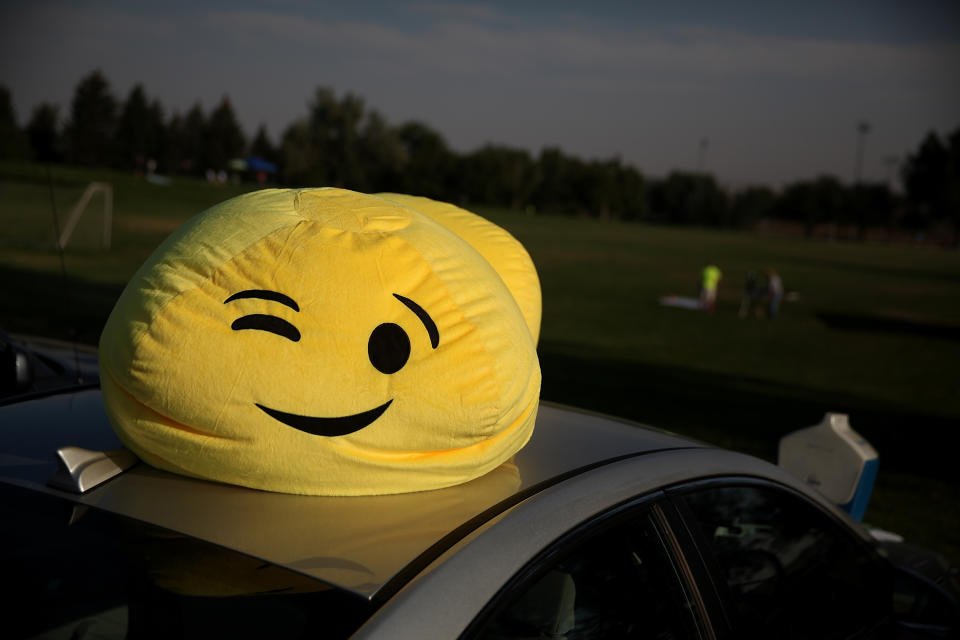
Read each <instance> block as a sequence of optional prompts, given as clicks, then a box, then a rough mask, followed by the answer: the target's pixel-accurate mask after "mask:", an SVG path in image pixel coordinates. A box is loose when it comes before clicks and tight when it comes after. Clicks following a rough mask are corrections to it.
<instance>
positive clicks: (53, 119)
mask: <svg viewBox="0 0 960 640" xmlns="http://www.w3.org/2000/svg"><path fill="white" fill-rule="evenodd" d="M27 136H28V137H29V138H30V147H31V148H32V149H33V157H34V158H35V159H36V160H37V161H38V162H61V161H62V160H63V141H62V138H61V133H60V108H59V107H57V105H55V104H50V103H48V102H41V103H40V104H38V105H37V106H36V107H34V108H33V113H32V115H31V116H30V123H29V124H28V125H27Z"/></svg>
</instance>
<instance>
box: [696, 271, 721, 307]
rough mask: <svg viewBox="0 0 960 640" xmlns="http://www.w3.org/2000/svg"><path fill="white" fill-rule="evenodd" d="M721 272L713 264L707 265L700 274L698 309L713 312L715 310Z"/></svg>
mask: <svg viewBox="0 0 960 640" xmlns="http://www.w3.org/2000/svg"><path fill="white" fill-rule="evenodd" d="M722 277H723V272H721V271H720V268H719V267H717V266H716V265H714V264H708V265H707V266H705V267H704V268H703V271H702V272H701V274H700V308H701V309H703V310H704V311H713V310H714V309H716V308H717V289H718V288H719V285H720V278H722Z"/></svg>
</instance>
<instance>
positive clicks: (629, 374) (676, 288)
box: [0, 164, 960, 563]
mask: <svg viewBox="0 0 960 640" xmlns="http://www.w3.org/2000/svg"><path fill="white" fill-rule="evenodd" d="M92 180H106V181H109V182H111V183H112V184H113V187H114V194H115V201H114V226H113V247H112V248H111V250H110V251H108V252H104V251H102V250H100V249H99V245H98V242H99V233H100V231H101V229H102V227H101V226H100V217H99V215H100V208H99V203H98V202H97V201H94V203H93V204H92V205H91V207H90V209H89V210H88V211H87V212H86V214H85V215H84V218H83V219H82V221H81V224H80V225H79V226H78V228H77V231H76V232H75V234H74V237H73V238H72V239H71V243H70V244H69V245H68V248H67V250H66V252H65V255H64V260H65V264H66V272H67V279H66V280H65V279H64V278H63V277H62V276H61V274H60V269H61V267H60V262H59V258H58V255H57V252H56V251H55V250H54V248H53V247H54V237H55V232H54V230H53V218H52V215H51V210H52V208H53V205H52V204H51V202H53V204H54V205H55V207H56V210H57V211H58V213H59V219H60V224H63V221H64V220H65V218H66V215H67V212H68V211H69V209H70V208H71V207H72V205H73V203H74V202H75V201H76V199H77V198H78V197H79V195H80V194H81V193H82V191H83V189H84V187H85V185H86V184H87V183H88V182H90V181H92ZM51 185H52V189H51ZM250 188H253V187H252V186H213V185H208V184H206V183H203V182H201V181H195V180H180V181H174V183H173V184H172V185H171V186H168V187H162V186H156V185H152V184H149V183H147V182H145V181H143V180H142V179H139V178H136V177H134V176H128V175H122V174H104V173H96V172H90V171H83V170H76V169H64V168H56V169H55V170H54V171H53V172H52V175H51V176H50V177H49V179H48V176H47V174H46V171H45V170H44V169H43V168H42V167H37V166H31V165H26V166H24V165H2V164H0V277H2V278H3V281H4V283H5V287H4V290H5V295H4V296H2V298H0V327H3V328H5V329H7V330H10V331H23V332H30V333H37V334H44V335H51V336H59V337H64V336H74V337H76V339H78V340H79V341H81V342H88V343H95V342H96V340H97V337H98V335H99V331H100V328H101V327H102V324H103V321H104V320H105V318H106V316H107V314H108V313H109V311H110V308H111V307H112V304H113V301H114V300H115V299H116V297H117V295H119V292H120V291H121V289H122V287H123V285H124V283H125V282H126V280H127V279H128V278H129V277H130V275H131V274H132V273H133V271H134V270H135V269H136V268H137V266H139V264H140V263H141V262H142V261H143V260H144V259H145V258H146V257H147V255H149V253H150V252H151V251H152V249H153V248H154V247H155V246H156V245H157V244H158V243H159V242H160V241H161V240H162V239H163V238H164V237H165V236H166V235H167V234H168V233H169V232H170V231H171V230H172V229H174V228H176V227H177V226H178V225H179V224H180V223H182V222H183V221H184V220H185V219H186V218H188V217H189V216H191V215H193V214H195V213H197V212H199V211H201V210H202V209H204V208H205V207H207V206H209V205H211V204H214V203H216V202H219V201H220V200H223V199H225V198H228V197H230V196H232V195H235V194H237V193H240V192H242V191H244V190H247V189H250ZM51 192H52V198H51ZM476 211H477V212H478V213H481V214H482V215H485V216H486V217H488V218H490V219H492V220H494V221H495V222H497V223H499V224H501V225H502V226H504V227H506V228H507V229H509V230H510V231H511V232H512V233H514V235H516V236H517V237H518V238H519V239H520V240H521V241H522V242H523V243H524V244H525V245H526V246H527V248H528V250H529V251H530V254H531V255H532V256H533V259H534V262H535V264H536V265H537V268H538V271H539V273H540V278H541V281H542V286H543V300H544V322H543V332H542V336H541V341H540V346H539V353H540V359H541V366H542V369H543V375H544V383H543V393H542V395H543V397H544V398H546V399H549V400H554V401H558V402H562V403H566V404H570V405H576V406H582V407H586V408H590V409H594V410H598V411H602V412H605V413H609V414H614V415H619V416H623V417H627V418H630V419H634V420H638V421H641V422H646V423H649V424H653V425H656V426H660V427H664V428H667V429H670V430H673V431H677V432H680V433H684V434H687V435H692V436H694V437H698V438H700V439H703V440H706V441H709V442H714V443H717V444H720V445H723V446H728V447H731V448H734V449H738V450H742V451H747V452H749V453H753V454H756V455H760V456H761V457H764V458H767V459H770V460H774V459H775V457H776V446H777V442H778V440H779V438H780V437H781V436H782V435H784V434H785V433H787V432H789V431H791V430H793V429H796V428H799V427H803V426H808V425H811V424H814V423H815V422H818V421H819V420H820V418H821V417H822V416H823V413H824V412H825V411H840V412H846V413H848V414H850V420H851V424H852V425H853V427H854V429H856V430H857V431H859V432H860V433H862V434H863V435H864V436H866V437H867V438H868V439H869V440H870V441H871V442H872V443H873V444H874V446H876V448H877V449H878V451H879V452H880V475H879V477H878V479H877V487H876V490H875V493H874V498H873V500H872V502H871V506H870V508H869V510H868V511H867V516H866V519H867V521H869V522H871V523H872V524H875V525H877V526H881V527H883V528H888V529H891V530H894V531H897V532H899V533H901V534H903V535H905V536H906V537H907V538H908V539H910V540H912V541H915V542H918V543H920V544H927V545H930V546H933V547H935V548H938V549H940V550H942V551H943V552H945V553H946V554H947V555H948V556H949V557H950V558H951V559H952V560H953V561H954V562H956V563H960V534H958V532H960V473H958V471H957V467H958V465H957V463H956V461H955V454H954V452H953V450H951V448H950V447H949V446H948V444H947V443H948V442H950V441H952V438H953V436H955V433H954V431H956V429H957V428H958V425H960V364H958V363H960V253H958V252H957V251H947V250H937V249H930V248H924V249H917V248H912V247H905V246H881V245H860V244H855V243H827V242H807V241H804V240H802V239H799V238H787V237H769V236H758V235H752V234H746V233H729V232H720V231H710V230H696V229H675V228H664V227H652V226H646V225H639V224H619V223H609V222H597V221H593V220H584V219H575V218H559V217H549V216H530V215H525V214H520V213H514V212H509V211H503V210H488V209H484V208H477V209H476ZM707 261H713V262H715V263H716V264H717V265H718V266H719V267H720V268H721V269H722V270H723V274H724V277H723V280H722V282H721V286H720V295H719V301H718V307H717V311H716V312H715V313H712V314H706V313H701V312H696V311H689V310H683V309H676V308H666V307H662V306H661V305H660V304H659V302H658V300H659V298H660V297H661V296H663V295H667V294H677V295H684V296H695V295H696V292H697V281H698V275H699V272H700V269H701V268H702V267H703V265H704V264H706V262H707ZM767 266H772V267H774V268H776V269H777V270H778V271H779V273H780V274H781V276H782V277H783V281H784V285H785V286H786V288H787V290H788V291H793V292H795V297H796V300H794V301H790V302H785V303H784V305H783V307H782V315H781V317H780V318H778V319H776V320H767V319H760V318H755V317H750V318H747V319H740V318H738V317H737V308H738V306H739V304H740V294H741V291H742V287H743V283H744V278H745V276H746V274H747V272H748V270H751V269H756V270H762V269H764V268H766V267H767Z"/></svg>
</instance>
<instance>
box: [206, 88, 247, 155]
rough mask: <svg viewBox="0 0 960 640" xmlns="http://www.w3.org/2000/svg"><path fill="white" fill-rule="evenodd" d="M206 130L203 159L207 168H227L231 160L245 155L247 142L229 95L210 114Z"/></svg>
mask: <svg viewBox="0 0 960 640" xmlns="http://www.w3.org/2000/svg"><path fill="white" fill-rule="evenodd" d="M204 131H205V135H204V137H203V142H204V146H203V159H204V165H205V166H206V167H207V168H210V169H214V170H217V171H219V170H222V169H226V168H227V165H228V164H229V163H230V161H231V160H233V159H234V158H239V157H241V156H242V155H243V151H244V149H245V148H246V146H247V143H246V140H245V139H244V136H243V130H242V129H241V128H240V125H239V123H237V116H236V114H235V113H234V111H233V105H231V104H230V99H229V98H228V97H227V96H224V97H223V99H222V100H220V104H219V105H217V108H216V109H214V110H213V112H212V113H211V114H210V119H209V120H208V121H207V126H206V128H205V130H204Z"/></svg>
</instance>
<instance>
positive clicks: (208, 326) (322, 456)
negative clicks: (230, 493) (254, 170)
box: [100, 188, 540, 496]
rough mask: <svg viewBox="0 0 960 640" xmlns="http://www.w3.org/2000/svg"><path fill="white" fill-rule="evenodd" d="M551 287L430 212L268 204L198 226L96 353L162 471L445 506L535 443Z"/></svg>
mask: <svg viewBox="0 0 960 640" xmlns="http://www.w3.org/2000/svg"><path fill="white" fill-rule="evenodd" d="M539 324H540V288H539V282H538V281H537V277H536V271H535V270H534V268H533V264H532V262H531V261H530V258H529V256H528V255H527V253H526V251H524V250H523V247H522V246H521V245H520V244H519V243H518V242H517V241H516V240H515V239H513V238H512V236H510V235H509V234H507V233H506V232H505V231H503V230H502V229H500V228H499V227H496V226H495V225H493V224H492V223H490V222H487V221H486V220H484V219H482V218H480V217H479V216H474V215H473V214H470V213H469V212H466V211H463V210H462V209H458V208H456V207H453V206H452V205H445V204H443V203H437V202H434V201H431V200H427V199H425V198H412V197H410V196H399V195H394V194H385V195H384V196H382V197H379V196H372V195H365V194H360V193H356V192H352V191H347V190H344V189H333V188H328V189H299V190H287V189H269V190H264V191H258V192H255V193H250V194H247V195H243V196H239V197H237V198H233V199H231V200H228V201H226V202H223V203H221V204H219V205H216V206H214V207H212V208H210V209H208V210H207V211H205V212H204V213H202V214H200V215H198V216H196V217H195V218H193V219H191V220H190V221H189V222H187V223H186V224H185V225H184V226H183V227H182V228H180V229H179V230H178V231H177V232H175V233H174V234H173V235H172V236H171V237H170V238H168V239H167V240H166V241H165V242H164V243H163V244H162V245H161V246H160V248H159V249H157V251H156V252H155V253H154V254H153V256H151V257H150V259H149V260H148V261H147V262H146V264H144V265H143V266H142V267H141V268H140V270H139V271H138V272H137V273H136V274H135V275H134V277H133V279H132V280H131V281H130V283H129V284H128V285H127V288H126V289H125V290H124V292H123V294H122V295H121V296H120V299H119V300H118V301H117V304H116V306H115V308H114V310H113V312H112V313H111V315H110V318H109V319H108V321H107V324H106V326H105V328H104V332H103V335H102V337H101V341H100V369H101V386H102V389H103V396H104V401H105V404H106V407H107V413H108V415H109V416H110V419H111V422H112V424H113V426H114V428H115V429H116V431H117V433H118V434H119V435H120V438H121V439H122V440H123V441H124V443H125V444H126V445H127V446H128V447H130V448H131V449H132V450H133V451H134V452H135V453H136V454H137V455H139V456H140V457H141V458H142V459H143V460H144V461H146V462H148V463H149V464H151V465H153V466H156V467H159V468H161V469H166V470H169V471H174V472H177V473H182V474H185V475H191V476H196V477H200V478H207V479H211V480H218V481H221V482H227V483H232V484H238V485H243V486H247V487H253V488H258V489H265V490H271V491H282V492H288V493H300V494H311V495H343V496H347V495H373V494H388V493H399V492H408V491H420V490H426V489H436V488H441V487H447V486H451V485H455V484H459V483H462V482H466V481H468V480H471V479H473V478H476V477H479V476H481V475H483V474H485V473H487V472H489V471H491V470H492V469H494V468H496V467H497V466H499V465H500V464H502V463H503V462H505V461H506V460H508V459H509V458H510V457H511V456H512V455H513V454H514V453H515V452H516V451H517V450H519V449H520V447H522V446H523V445H524V444H525V443H526V442H527V440H528V439H529V437H530V434H531V432H532V430H533V425H534V422H535V419H536V413H537V406H538V399H539V391H540V368H539V364H538V361H537V356H536V340H537V332H538V331H539Z"/></svg>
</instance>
